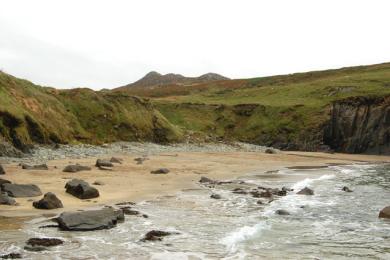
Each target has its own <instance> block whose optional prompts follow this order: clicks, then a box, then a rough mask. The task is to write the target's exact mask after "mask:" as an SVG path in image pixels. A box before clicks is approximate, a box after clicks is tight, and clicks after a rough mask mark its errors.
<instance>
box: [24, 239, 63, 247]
mask: <svg viewBox="0 0 390 260" xmlns="http://www.w3.org/2000/svg"><path fill="white" fill-rule="evenodd" d="M63 243H64V241H63V240H61V239H58V238H30V239H29V240H27V242H26V244H27V245H30V246H44V247H51V246H58V245H62V244H63Z"/></svg>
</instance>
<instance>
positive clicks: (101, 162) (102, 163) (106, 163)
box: [95, 159, 114, 167]
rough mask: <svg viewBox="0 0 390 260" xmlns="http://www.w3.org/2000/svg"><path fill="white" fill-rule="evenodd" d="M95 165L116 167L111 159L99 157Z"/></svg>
mask: <svg viewBox="0 0 390 260" xmlns="http://www.w3.org/2000/svg"><path fill="white" fill-rule="evenodd" d="M95 166H96V167H101V166H103V167H114V165H113V164H112V162H110V161H109V160H104V159H97V160H96V164H95Z"/></svg>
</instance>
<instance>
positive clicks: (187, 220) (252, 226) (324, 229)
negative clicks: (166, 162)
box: [0, 165, 390, 259]
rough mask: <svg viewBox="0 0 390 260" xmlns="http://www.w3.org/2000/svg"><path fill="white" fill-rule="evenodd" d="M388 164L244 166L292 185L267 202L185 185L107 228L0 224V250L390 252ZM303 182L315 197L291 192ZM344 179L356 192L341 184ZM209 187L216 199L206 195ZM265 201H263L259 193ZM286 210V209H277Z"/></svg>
mask: <svg viewBox="0 0 390 260" xmlns="http://www.w3.org/2000/svg"><path fill="white" fill-rule="evenodd" d="M389 170H390V166H388V165H351V166H331V167H329V168H326V169H312V170H302V169H300V170H292V169H285V170H282V171H279V172H278V173H271V174H268V175H267V174H264V173H262V172H260V173H249V174H248V175H246V176H243V177H242V178H241V179H242V180H244V181H245V182H247V183H250V185H251V186H253V187H256V186H257V185H261V186H268V187H282V186H288V187H292V188H294V190H295V191H294V192H291V193H289V195H287V196H285V197H281V198H280V199H278V200H275V201H273V202H272V203H266V204H264V205H259V204H257V201H258V199H255V198H253V197H252V196H250V195H238V194H233V193H232V192H231V190H232V189H233V186H234V185H219V186H216V187H215V188H213V189H210V188H206V187H201V186H199V189H191V190H185V191H183V192H181V193H180V194H177V196H166V197H161V198H159V199H156V200H154V201H146V202H143V203H140V204H138V205H137V206H135V209H137V210H139V211H141V212H142V213H145V214H147V215H149V218H142V217H137V216H126V221H125V223H123V224H119V225H118V227H116V228H114V229H111V230H104V231H93V232H87V233H82V232H61V231H58V230H56V229H39V228H38V226H39V225H41V224H38V223H34V222H33V223H29V224H27V225H26V226H25V228H24V229H21V230H16V231H0V235H1V236H0V251H2V252H4V253H6V252H11V251H12V252H15V251H20V252H22V253H23V254H24V255H25V256H26V257H28V258H30V259H221V258H222V259H350V258H352V259H390V221H387V220H381V219H378V213H379V210H380V209H382V208H383V207H385V206H388V205H390V173H389ZM305 186H308V187H310V188H312V189H314V191H315V195H314V196H303V195H295V192H296V191H298V190H299V189H301V188H303V187H305ZM343 186H348V187H350V188H351V189H352V190H353V191H354V192H352V193H347V192H343V191H341V188H342V187H343ZM212 193H218V194H220V195H221V196H222V199H221V200H214V199H211V198H210V195H211V194H212ZM264 201H265V200H264ZM277 209H285V210H288V211H289V212H290V215H287V216H279V215H275V213H274V212H275V210H277ZM152 229H160V230H168V231H176V232H179V233H180V234H179V235H172V236H169V237H166V238H164V240H163V241H162V242H147V243H144V242H140V239H141V238H142V237H143V235H144V234H145V233H146V232H148V231H150V230H152ZM30 237H58V238H62V239H64V240H65V241H66V243H65V245H63V246H58V247H55V248H52V249H50V250H49V251H46V252H36V253H34V252H25V251H23V249H22V248H23V246H24V242H25V241H26V240H27V239H28V238H30Z"/></svg>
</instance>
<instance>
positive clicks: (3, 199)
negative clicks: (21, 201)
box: [0, 191, 16, 206]
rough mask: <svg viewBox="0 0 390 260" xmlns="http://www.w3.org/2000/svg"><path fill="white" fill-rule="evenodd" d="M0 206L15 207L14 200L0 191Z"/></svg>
mask: <svg viewBox="0 0 390 260" xmlns="http://www.w3.org/2000/svg"><path fill="white" fill-rule="evenodd" d="M0 205H9V206H12V205H16V201H15V199H13V198H11V197H9V196H8V194H7V193H6V192H1V191H0Z"/></svg>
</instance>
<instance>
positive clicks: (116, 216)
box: [55, 208, 125, 231]
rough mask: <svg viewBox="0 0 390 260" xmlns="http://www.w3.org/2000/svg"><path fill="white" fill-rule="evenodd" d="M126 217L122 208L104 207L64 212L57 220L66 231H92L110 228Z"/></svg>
mask: <svg viewBox="0 0 390 260" xmlns="http://www.w3.org/2000/svg"><path fill="white" fill-rule="evenodd" d="M124 219H125V217H124V214H123V211H122V210H121V209H113V208H103V209H100V210H89V211H80V212H64V213H62V214H61V215H60V216H59V217H58V218H56V219H55V221H56V222H57V223H58V225H59V228H60V229H61V230H65V231H91V230H100V229H109V228H113V227H115V226H116V224H117V223H118V222H120V221H124Z"/></svg>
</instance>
